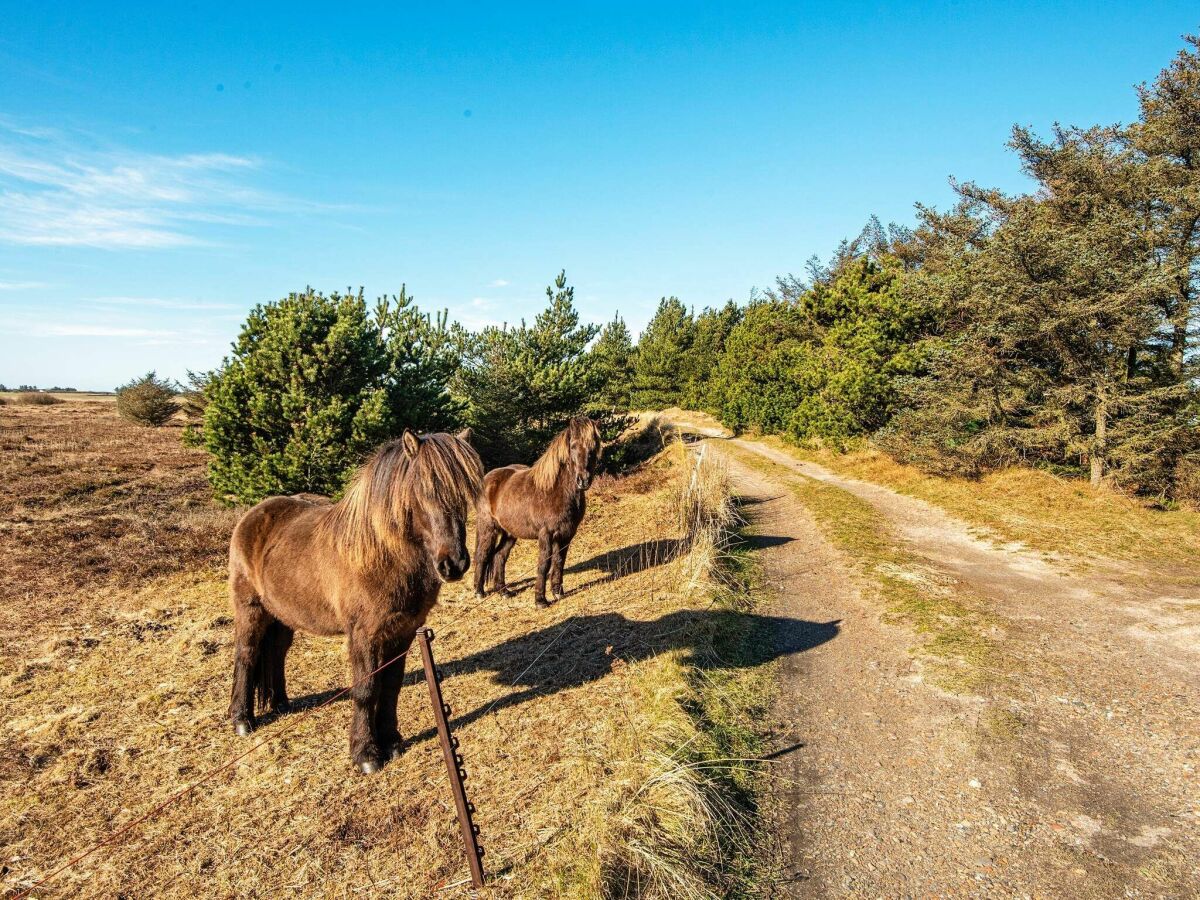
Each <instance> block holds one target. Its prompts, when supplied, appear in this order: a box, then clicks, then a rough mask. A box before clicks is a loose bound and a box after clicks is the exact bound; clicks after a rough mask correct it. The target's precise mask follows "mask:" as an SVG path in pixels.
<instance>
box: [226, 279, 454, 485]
mask: <svg viewBox="0 0 1200 900" xmlns="http://www.w3.org/2000/svg"><path fill="white" fill-rule="evenodd" d="M455 366H456V362H455V355H454V353H453V351H452V348H451V346H450V343H449V332H448V330H447V329H446V327H445V321H444V319H439V320H438V321H437V322H432V321H431V320H430V319H429V317H428V316H426V315H423V314H422V313H420V312H419V311H418V310H417V309H416V307H415V306H414V305H413V304H412V302H411V299H410V298H409V297H408V296H407V295H406V293H405V292H404V291H403V290H402V291H401V293H400V296H399V297H396V298H392V299H390V300H389V299H386V298H385V299H381V300H380V301H378V302H377V304H376V305H375V307H374V309H373V310H371V309H368V307H367V304H366V302H365V301H364V300H363V295H362V292H361V291H359V292H358V293H357V294H351V293H347V294H345V295H339V294H336V293H335V294H333V295H331V296H328V297H327V296H325V295H323V294H320V293H316V292H314V291H312V290H308V291H306V292H304V293H302V294H292V295H290V296H289V297H287V298H286V299H284V300H280V301H279V302H277V303H271V304H267V305H263V306H259V307H257V308H256V309H255V310H254V311H253V312H252V313H251V314H250V317H249V319H248V320H247V322H246V324H245V326H244V327H243V329H242V333H241V335H240V336H239V337H238V339H237V342H236V343H235V344H234V347H233V353H232V355H231V356H230V357H228V358H227V359H226V360H225V361H224V362H223V363H222V365H221V367H220V368H219V369H217V370H216V371H215V372H213V373H211V376H210V380H209V382H208V384H207V386H206V387H205V388H204V394H205V397H206V398H207V404H206V406H205V409H204V445H205V447H206V448H207V449H208V451H209V454H210V463H209V479H210V481H211V483H212V486H213V490H214V492H215V493H216V494H217V496H218V497H221V498H225V499H231V500H232V499H236V500H240V501H243V502H249V501H254V500H258V499H261V498H262V497H264V496H266V495H268V494H286V493H296V492H301V491H310V492H314V493H321V494H336V493H337V492H339V491H340V490H341V489H342V488H343V487H344V485H345V483H346V480H347V479H348V478H349V476H350V475H351V473H352V472H353V470H354V468H355V466H356V465H357V464H358V463H359V462H360V461H361V460H362V459H363V457H364V456H365V455H366V454H367V453H369V452H370V451H371V450H373V449H374V448H375V447H376V446H378V445H379V444H380V443H381V442H383V441H384V440H387V439H388V438H390V437H394V436H395V435H398V434H400V433H401V432H402V431H403V429H404V428H405V427H410V428H413V429H414V430H417V431H430V430H440V429H444V428H447V427H450V426H451V425H452V424H454V423H455V421H456V419H457V415H458V412H459V408H458V406H457V405H456V404H455V403H454V401H453V400H452V399H451V398H450V396H449V394H448V392H447V381H448V380H449V377H450V375H451V373H452V372H453V370H454V368H455Z"/></svg>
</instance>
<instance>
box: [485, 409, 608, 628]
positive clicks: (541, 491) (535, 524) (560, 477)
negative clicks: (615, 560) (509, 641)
mask: <svg viewBox="0 0 1200 900" xmlns="http://www.w3.org/2000/svg"><path fill="white" fill-rule="evenodd" d="M600 449H601V447H600V429H599V428H598V427H596V423H595V422H593V421H592V420H591V419H588V418H585V417H584V416H576V417H575V418H573V419H571V421H570V424H568V425H567V427H566V428H564V429H563V430H562V431H561V432H559V434H558V435H557V436H556V437H555V438H554V440H552V441H551V442H550V446H549V447H547V448H546V452H545V453H543V454H542V455H541V457H540V458H539V459H538V461H537V462H535V463H534V464H533V465H532V466H521V465H513V466H504V467H503V468H500V469H493V470H492V471H490V472H488V473H487V475H486V477H485V478H484V479H483V491H482V492H481V493H480V495H479V503H478V505H477V507H476V515H475V593H476V594H478V595H480V596H483V593H484V589H485V582H486V580H487V578H488V576H489V575H491V578H492V588H493V590H497V591H500V592H502V593H504V594H507V593H509V591H508V586H507V584H506V583H505V577H504V567H505V565H506V564H507V563H508V554H509V553H510V552H511V551H512V548H513V545H514V544H515V543H516V542H517V541H518V540H530V541H532V540H536V541H537V542H538V564H537V581H536V582H535V584H534V591H533V597H534V602H535V603H537V605H538V606H548V605H549V604H548V603H547V602H546V579H547V576H548V577H549V580H550V590H551V591H552V592H553V594H554V599H555V600H561V599H562V597H563V587H562V577H563V565H564V563H565V562H566V559H567V549H568V548H569V547H570V546H571V540H572V539H573V538H574V537H575V532H576V530H577V529H578V528H579V523H580V522H581V521H582V520H583V514H584V512H585V511H586V510H587V499H586V492H587V489H588V487H590V486H591V483H592V478H593V477H594V476H595V474H596V468H597V467H598V466H599V465H600Z"/></svg>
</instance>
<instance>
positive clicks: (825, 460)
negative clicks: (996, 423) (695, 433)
mask: <svg viewBox="0 0 1200 900" xmlns="http://www.w3.org/2000/svg"><path fill="white" fill-rule="evenodd" d="M763 440H764V443H767V444H770V445H772V446H775V447H777V448H778V449H782V450H786V451H787V452H789V453H792V454H794V455H795V456H797V457H798V458H800V459H808V460H812V461H813V462H817V463H819V464H821V465H823V466H825V467H826V468H829V469H831V470H833V471H835V472H837V473H838V474H839V475H846V476H849V477H851V478H858V479H861V480H863V481H871V482H874V483H876V484H882V485H886V486H887V487H890V488H892V489H893V490H896V491H899V492H900V493H902V494H908V495H910V496H913V497H918V498H920V499H922V500H926V501H928V502H930V503H933V504H935V505H937V506H940V507H942V508H943V509H946V510H947V511H949V512H951V513H953V514H954V515H956V516H958V517H960V518H962V519H963V520H965V521H966V522H969V523H971V524H974V525H981V526H983V527H985V528H987V529H989V530H991V531H993V532H994V533H996V534H997V535H999V536H1000V537H1002V538H1004V539H1005V540H1012V541H1020V542H1021V543H1024V544H1026V545H1028V546H1030V547H1033V548H1035V549H1038V550H1045V551H1049V552H1054V553H1065V554H1068V555H1072V556H1076V557H1080V558H1082V559H1089V558H1099V557H1106V558H1109V559H1115V560H1124V561H1135V562H1136V561H1146V562H1171V561H1179V562H1186V561H1189V560H1195V559H1196V558H1197V556H1200V512H1195V511H1190V510H1183V509H1179V510H1162V509H1157V508H1154V507H1152V506H1150V505H1148V504H1146V503H1144V502H1142V501H1139V500H1138V499H1136V498H1133V497H1129V496H1126V495H1124V494H1121V493H1118V492H1117V491H1114V490H1111V489H1109V488H1104V487H1102V488H1098V489H1097V488H1093V487H1091V485H1089V484H1087V483H1086V482H1083V481H1080V480H1078V479H1072V478H1062V477H1059V476H1056V475H1053V474H1051V473H1050V472H1046V471H1042V470H1039V469H1029V468H1023V467H1014V468H1010V469H1004V470H1002V471H999V472H993V473H991V474H988V475H985V476H984V477H983V478H981V479H979V480H977V481H972V480H968V479H963V478H940V477H936V476H932V475H926V474H924V473H923V472H921V471H920V470H918V469H915V468H913V467H912V466H906V465H902V464H900V463H898V462H896V461H895V460H894V459H892V458H891V457H890V456H888V455H887V454H886V453H882V452H880V451H878V450H874V449H870V448H864V449H859V450H855V451H851V452H848V453H837V452H834V451H831V450H806V449H800V448H797V447H795V446H793V445H789V444H787V443H785V442H784V441H782V440H780V439H778V438H765V439H763Z"/></svg>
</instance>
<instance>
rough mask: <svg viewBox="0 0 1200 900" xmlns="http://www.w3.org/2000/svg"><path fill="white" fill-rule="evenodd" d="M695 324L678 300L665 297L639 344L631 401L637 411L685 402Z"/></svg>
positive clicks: (663, 407) (662, 407)
mask: <svg viewBox="0 0 1200 900" xmlns="http://www.w3.org/2000/svg"><path fill="white" fill-rule="evenodd" d="M694 340H695V322H694V321H693V320H692V314H691V313H690V312H689V311H688V309H687V307H685V306H684V305H683V304H682V303H681V302H680V301H679V298H678V297H663V298H662V300H660V301H659V304H658V309H657V310H656V311H655V313H654V317H653V318H652V319H651V320H650V323H649V324H648V325H647V326H646V330H645V331H643V332H642V335H641V338H640V339H639V340H638V344H637V356H636V357H635V362H634V370H633V388H632V392H631V393H632V396H631V402H632V404H633V406H634V407H635V408H637V409H665V408H667V407H669V406H675V405H677V404H679V403H680V401H681V400H682V399H683V392H684V387H685V384H686V382H687V373H686V372H685V370H684V367H685V365H686V357H687V354H688V351H690V350H691V348H692V343H693V341H694Z"/></svg>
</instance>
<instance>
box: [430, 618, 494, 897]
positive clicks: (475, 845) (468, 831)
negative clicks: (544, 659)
mask: <svg viewBox="0 0 1200 900" xmlns="http://www.w3.org/2000/svg"><path fill="white" fill-rule="evenodd" d="M417 640H419V641H420V642H421V662H422V664H423V665H424V666H425V683H426V684H428V685H429V700H430V702H432V703H433V717H434V719H435V720H436V721H437V732H438V738H439V739H440V741H441V743H442V755H443V756H445V758H446V772H447V773H448V774H449V776H450V791H451V793H453V794H454V806H455V807H456V808H457V809H458V825H459V828H460V829H461V830H462V838H463V848H464V849H465V850H466V853H467V866H468V867H469V868H470V870H471V884H472V885H474V886H475V887H477V888H481V887H483V848H482V847H480V846H479V826H478V825H476V824H475V822H474V819H473V814H474V812H475V807H474V806H473V805H472V804H471V802H470V801H469V800H467V789H466V787H464V786H463V782H464V781H465V780H466V778H467V770H466V769H464V768H463V758H462V755H461V754H460V753H459V752H458V738H456V737H455V736H454V735H453V734H451V733H450V705H449V704H448V703H446V702H445V701H444V700H443V699H442V684H441V681H442V678H441V674H440V673H439V672H438V670H437V666H436V665H435V664H434V662H433V647H432V646H431V644H432V642H433V631H432V630H431V629H429V628H419V629H417Z"/></svg>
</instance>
